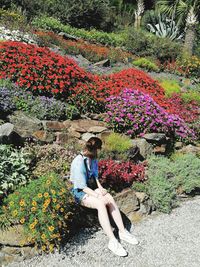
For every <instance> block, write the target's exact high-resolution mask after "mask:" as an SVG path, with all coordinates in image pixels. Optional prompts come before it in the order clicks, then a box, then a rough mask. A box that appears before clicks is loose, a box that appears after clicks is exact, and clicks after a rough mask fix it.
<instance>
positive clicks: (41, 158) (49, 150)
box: [25, 142, 80, 177]
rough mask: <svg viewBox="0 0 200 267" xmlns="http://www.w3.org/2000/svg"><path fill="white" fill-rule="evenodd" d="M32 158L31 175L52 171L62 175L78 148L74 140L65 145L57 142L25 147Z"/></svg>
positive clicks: (40, 174) (64, 173) (35, 175)
mask: <svg viewBox="0 0 200 267" xmlns="http://www.w3.org/2000/svg"><path fill="white" fill-rule="evenodd" d="M25 149H26V151H27V153H29V154H30V155H32V158H33V159H34V168H33V171H32V176H34V177H40V176H42V175H43V174H44V173H47V172H54V173H57V174H58V175H60V177H63V176H64V175H66V174H68V173H69V168H70V165H69V162H71V161H72V160H73V158H74V157H75V156H76V154H77V153H78V150H80V147H78V145H77V144H76V143H75V142H71V143H70V142H68V146H67V147H63V146H60V145H57V144H47V145H43V146H40V145H34V146H31V147H26V148H25Z"/></svg>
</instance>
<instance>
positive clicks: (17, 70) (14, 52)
mask: <svg viewBox="0 0 200 267" xmlns="http://www.w3.org/2000/svg"><path fill="white" fill-rule="evenodd" d="M0 51H1V54H0V60H1V65H0V66H1V70H2V71H1V74H0V78H9V79H11V80H12V81H14V82H17V84H19V86H20V87H22V88H23V89H25V90H31V91H32V92H33V93H34V94H42V95H46V96H52V95H57V94H59V95H60V96H65V97H67V96H68V95H69V88H70V87H74V86H75V85H76V84H77V82H78V81H86V80H88V79H89V74H87V73H86V72H85V71H84V70H83V69H81V68H79V67H78V66H77V64H76V63H75V62H74V61H73V60H72V59H69V58H67V57H62V56H60V55H58V54H56V53H54V52H51V51H50V50H49V49H47V48H41V47H37V46H34V45H30V44H24V43H21V42H12V41H10V42H9V41H8V42H1V43H0Z"/></svg>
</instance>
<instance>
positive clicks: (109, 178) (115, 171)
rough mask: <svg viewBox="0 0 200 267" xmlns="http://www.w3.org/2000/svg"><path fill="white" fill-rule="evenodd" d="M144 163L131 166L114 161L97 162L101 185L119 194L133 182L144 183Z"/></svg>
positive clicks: (131, 164) (127, 163)
mask: <svg viewBox="0 0 200 267" xmlns="http://www.w3.org/2000/svg"><path fill="white" fill-rule="evenodd" d="M145 166H146V163H140V164H137V165H136V164H133V163H131V162H120V163H118V162H116V161H114V160H101V161H99V176H100V181H101V183H102V185H104V186H105V187H106V188H109V189H111V190H114V191H115V192H120V191H121V190H122V189H124V188H125V187H129V186H131V185H132V183H133V182H134V181H138V182H139V181H140V182H143V181H145Z"/></svg>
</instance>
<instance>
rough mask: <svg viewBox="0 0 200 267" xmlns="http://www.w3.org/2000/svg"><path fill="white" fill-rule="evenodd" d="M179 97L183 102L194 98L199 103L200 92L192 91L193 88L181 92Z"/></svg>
mask: <svg viewBox="0 0 200 267" xmlns="http://www.w3.org/2000/svg"><path fill="white" fill-rule="evenodd" d="M181 98H182V99H183V100H184V101H185V102H190V101H192V100H194V101H197V102H198V103H199V104H200V93H199V92H197V91H194V90H192V91H189V92H186V93H182V94H181Z"/></svg>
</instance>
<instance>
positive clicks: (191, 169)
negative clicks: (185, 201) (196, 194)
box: [171, 154, 200, 194]
mask: <svg viewBox="0 0 200 267" xmlns="http://www.w3.org/2000/svg"><path fill="white" fill-rule="evenodd" d="M199 166H200V159H199V158H198V157H197V156H195V155H194V154H178V155H177V156H176V158H175V159H174V160H173V162H172V164H171V171H172V172H173V175H174V183H175V185H176V188H178V187H179V186H181V187H182V189H183V191H184V192H185V193H187V194H188V193H191V192H192V191H194V190H195V189H199V188H200V168H199Z"/></svg>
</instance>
